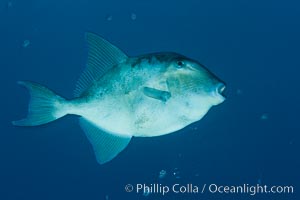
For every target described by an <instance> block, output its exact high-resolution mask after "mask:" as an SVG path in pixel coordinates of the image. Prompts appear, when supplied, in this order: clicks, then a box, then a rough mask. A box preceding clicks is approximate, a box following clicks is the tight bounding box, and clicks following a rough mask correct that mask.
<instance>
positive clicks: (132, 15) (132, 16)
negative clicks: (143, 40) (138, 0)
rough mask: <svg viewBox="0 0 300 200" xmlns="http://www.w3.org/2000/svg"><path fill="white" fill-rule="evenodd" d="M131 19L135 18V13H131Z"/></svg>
mask: <svg viewBox="0 0 300 200" xmlns="http://www.w3.org/2000/svg"><path fill="white" fill-rule="evenodd" d="M131 20H133V21H134V20H136V14H135V13H131Z"/></svg>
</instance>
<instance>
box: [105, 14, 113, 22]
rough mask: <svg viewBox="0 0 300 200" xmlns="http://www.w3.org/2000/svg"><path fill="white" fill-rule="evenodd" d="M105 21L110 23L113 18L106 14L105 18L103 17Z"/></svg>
mask: <svg viewBox="0 0 300 200" xmlns="http://www.w3.org/2000/svg"><path fill="white" fill-rule="evenodd" d="M105 19H106V20H107V21H111V20H112V19H113V18H112V15H110V14H107V15H106V17H105Z"/></svg>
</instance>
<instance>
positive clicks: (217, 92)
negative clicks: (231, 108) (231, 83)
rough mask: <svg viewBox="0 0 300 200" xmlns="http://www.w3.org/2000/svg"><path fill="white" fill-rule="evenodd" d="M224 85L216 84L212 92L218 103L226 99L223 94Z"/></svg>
mask: <svg viewBox="0 0 300 200" xmlns="http://www.w3.org/2000/svg"><path fill="white" fill-rule="evenodd" d="M225 88H226V85H225V84H224V83H218V84H216V87H215V90H214V91H213V95H214V96H215V97H216V98H217V99H218V100H219V102H220V103H221V102H223V101H224V100H225V99H226V96H225V94H224V92H225Z"/></svg>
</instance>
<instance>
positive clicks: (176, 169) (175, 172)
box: [173, 167, 181, 179]
mask: <svg viewBox="0 0 300 200" xmlns="http://www.w3.org/2000/svg"><path fill="white" fill-rule="evenodd" d="M173 176H174V177H175V178H176V179H180V178H181V176H180V171H179V169H178V168H177V167H176V168H174V171H173Z"/></svg>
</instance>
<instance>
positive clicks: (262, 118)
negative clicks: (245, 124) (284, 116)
mask: <svg viewBox="0 0 300 200" xmlns="http://www.w3.org/2000/svg"><path fill="white" fill-rule="evenodd" d="M260 119H261V120H267V119H269V115H268V114H267V113H264V114H262V115H261V116H260Z"/></svg>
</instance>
